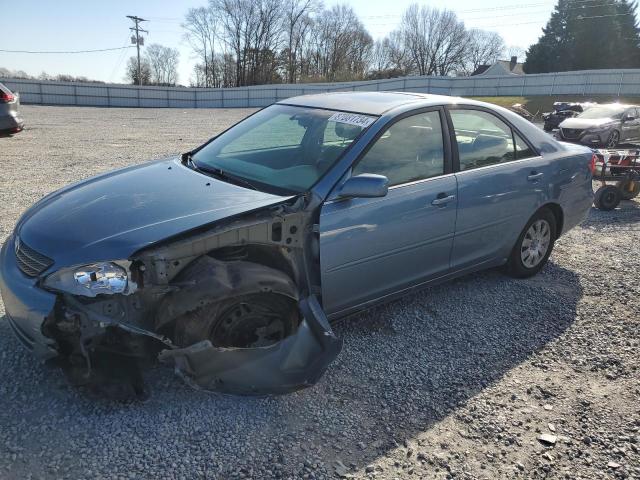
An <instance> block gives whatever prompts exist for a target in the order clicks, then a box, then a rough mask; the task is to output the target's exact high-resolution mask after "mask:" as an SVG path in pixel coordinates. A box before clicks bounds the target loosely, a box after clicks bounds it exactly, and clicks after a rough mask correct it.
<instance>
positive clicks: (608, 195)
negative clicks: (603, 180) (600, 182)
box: [593, 185, 622, 212]
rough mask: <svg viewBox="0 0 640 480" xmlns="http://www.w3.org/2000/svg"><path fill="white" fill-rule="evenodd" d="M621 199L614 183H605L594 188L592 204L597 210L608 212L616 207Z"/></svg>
mask: <svg viewBox="0 0 640 480" xmlns="http://www.w3.org/2000/svg"><path fill="white" fill-rule="evenodd" d="M621 199H622V196H621V194H620V189H619V188H618V187H617V186H616V185H605V186H604V187H600V188H599V189H598V190H596V194H595V196H594V197H593V204H594V205H595V207H596V208H597V209H598V210H603V211H605V212H608V211H610V210H613V209H614V208H616V207H617V206H618V204H619V203H620V200H621Z"/></svg>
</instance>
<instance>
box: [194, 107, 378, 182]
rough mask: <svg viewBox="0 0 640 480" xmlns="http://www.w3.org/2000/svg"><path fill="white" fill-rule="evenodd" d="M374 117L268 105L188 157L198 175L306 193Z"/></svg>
mask: <svg viewBox="0 0 640 480" xmlns="http://www.w3.org/2000/svg"><path fill="white" fill-rule="evenodd" d="M375 120H376V117H372V116H368V115H360V114H352V113H345V112H335V111H329V110H322V109H317V108H305V107H293V106H289V105H272V106H270V107H267V108H265V109H264V110H261V111H260V112H258V113H256V114H255V115H252V116H251V117H249V118H247V119H246V120H244V121H242V122H240V123H239V124H237V125H235V126H234V127H232V128H231V129H229V130H227V131H226V132H224V133H223V134H222V135H220V136H219V137H217V138H215V139H214V140H212V141H211V142H210V143H208V144H207V145H205V146H204V147H203V148H202V149H200V150H198V151H197V152H196V153H195V154H194V155H193V162H194V163H195V165H196V166H197V167H198V168H200V169H202V170H205V171H207V170H221V171H222V172H224V173H225V174H228V175H229V178H231V177H237V178H241V179H243V180H246V181H247V182H249V183H250V184H252V185H253V186H255V187H256V188H258V189H260V190H266V191H272V192H274V193H283V192H286V193H291V192H295V193H299V192H304V191H307V190H309V189H310V188H311V187H312V186H313V185H314V184H315V183H316V182H317V181H318V180H319V179H320V178H321V177H322V176H323V175H324V174H325V173H326V172H327V170H328V169H329V168H330V167H331V166H332V165H333V164H334V162H335V161H336V160H337V159H338V157H340V155H341V154H342V153H343V152H344V151H345V150H346V148H347V147H348V146H349V145H350V144H351V143H352V142H353V141H354V140H355V139H356V138H357V137H358V136H359V135H360V134H361V133H362V131H363V130H364V129H365V128H367V127H368V126H369V125H371V124H372V123H373V122H374V121H375Z"/></svg>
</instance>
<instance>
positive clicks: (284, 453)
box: [0, 106, 640, 479]
mask: <svg viewBox="0 0 640 480" xmlns="http://www.w3.org/2000/svg"><path fill="white" fill-rule="evenodd" d="M247 113H249V110H189V111H183V110H178V109H175V110H152V109H144V110H137V109H94V108H72V107H66V108H64V107H63V108H56V107H36V106H31V107H29V106H26V107H24V108H23V114H24V117H25V119H26V122H27V129H26V130H25V131H24V132H23V133H21V134H19V135H16V136H15V137H13V138H4V139H0V163H1V165H2V168H1V169H0V185H1V189H0V204H1V205H2V206H3V209H2V211H1V212H0V239H2V240H4V238H6V236H7V235H8V234H9V232H10V230H11V229H12V228H13V225H14V224H15V222H16V221H17V219H18V216H19V215H20V213H21V212H22V211H24V210H25V209H26V208H27V207H28V206H29V205H31V204H32V203H33V202H35V201H36V200H38V199H39V198H40V197H42V196H43V195H45V194H47V193H48V192H50V191H52V190H54V189H57V188H59V187H62V186H63V185H65V184H67V183H69V182H72V181H75V180H78V179H80V178H83V177H87V176H90V175H94V174H96V173H98V172H102V171H105V170H110V169H112V168H115V167H120V166H123V165H127V164H131V163H137V162H142V161H144V160H146V159H149V158H157V157H160V156H163V155H165V154H169V153H174V152H181V151H185V150H187V149H188V148H190V147H193V146H195V145H196V144H198V143H199V142H201V141H203V140H204V139H206V138H207V137H208V136H210V135H211V134H213V133H215V132H216V131H219V130H220V129H222V128H224V127H225V126H227V125H229V124H231V123H233V122H234V121H236V120H238V119H240V118H241V117H243V116H244V115H246V114H247ZM639 221H640V204H638V203H636V202H623V204H622V205H621V208H619V209H618V210H616V211H614V212H608V213H607V212H599V211H597V210H592V211H591V213H590V215H589V219H588V220H587V221H586V222H585V223H584V224H583V225H582V226H581V227H578V228H576V229H574V230H573V231H571V232H570V233H569V234H567V235H566V236H565V237H563V238H562V239H561V240H560V241H559V242H558V243H557V244H556V250H555V252H554V253H553V255H552V257H551V261H550V263H549V265H548V266H547V267H546V268H545V269H544V270H543V272H542V273H541V274H540V275H539V276H537V277H535V278H532V279H529V280H521V281H516V280H512V279H510V278H507V277H505V276H503V275H501V274H500V273H498V272H495V271H489V272H485V273H481V274H476V275H472V276H469V277H465V278H462V279H459V280H456V281H454V282H450V283H447V284H445V285H442V286H440V287H437V288H432V289H430V290H428V291H425V292H423V293H419V294H415V295H412V296H409V297H407V298H405V299H403V300H401V301H398V302H395V303H393V304H390V305H388V306H386V307H383V308H378V309H376V310H373V311H370V312H367V313H366V314H363V315H361V316H359V317H355V318H351V319H349V320H347V321H345V322H342V323H341V324H340V325H338V326H337V328H336V330H337V332H338V334H339V335H340V336H342V337H344V340H345V345H344V350H343V352H342V354H341V355H340V356H339V357H338V359H337V361H336V362H335V363H334V364H333V365H332V366H331V367H330V369H329V371H328V372H327V374H326V375H325V377H324V378H323V379H322V380H321V381H320V382H319V383H318V384H317V385H316V386H315V387H313V388H310V389H307V390H304V391H301V392H298V393H295V394H292V395H287V396H283V397H276V398H261V399H256V398H236V397H227V396H221V395H217V394H207V393H202V392H195V391H192V390H190V389H189V388H188V387H186V386H185V385H183V383H182V382H181V381H180V380H179V379H177V378H176V377H174V375H173V374H172V372H171V371H169V370H168V369H165V368H162V367H158V368H155V369H153V370H152V371H150V372H149V373H148V374H147V378H148V383H149V386H150V389H151V393H152V396H151V398H150V400H148V401H147V402H145V403H128V404H122V403H113V402H108V401H106V400H102V399H95V398H90V397H88V396H87V395H86V394H84V393H83V392H82V391H79V390H77V389H74V388H71V387H69V386H67V384H66V382H65V380H64V378H63V375H62V373H61V372H59V371H57V370H56V369H53V368H51V367H48V366H45V365H40V364H38V363H37V362H36V361H35V360H34V358H32V357H31V356H30V355H29V354H28V353H27V352H25V351H24V350H23V348H22V347H21V346H20V344H19V343H18V341H17V340H16V339H14V337H13V335H12V334H11V332H10V330H9V326H8V325H7V323H6V321H5V319H4V317H2V318H1V319H0V478H3V479H4V478H16V479H26V478H56V479H61V478H70V479H79V478H109V479H121V478H122V479H127V478H136V479H137V478H154V479H163V478H167V479H176V478H177V479H180V478H185V479H193V478H219V479H229V478H295V479H299V478H336V477H339V476H342V477H350V476H352V477H354V478H383V479H395V478H429V479H432V478H436V479H439V478H461V479H467V478H468V479H475V478H486V479H495V478H523V479H528V478H582V479H597V478H640V455H639V449H640V402H639V399H640V382H639V379H640V378H639V371H638V365H639V361H638V354H637V352H638V347H639V346H640V345H639V344H640V342H639V340H640V333H639V330H638V323H639V318H640V316H639V313H640V304H639V301H638V299H639V298H640V285H639V283H638V274H639V273H640V255H639V254H638V253H639V252H638V245H640V224H639ZM0 305H1V304H0ZM3 314H4V310H3V309H2V307H0V315H3ZM541 435H544V437H541V438H542V439H543V440H546V441H547V443H543V442H541V441H540V440H539V437H540V436H541Z"/></svg>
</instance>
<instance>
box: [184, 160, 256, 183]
mask: <svg viewBox="0 0 640 480" xmlns="http://www.w3.org/2000/svg"><path fill="white" fill-rule="evenodd" d="M180 158H181V160H182V162H183V163H184V164H185V165H186V166H187V167H189V168H191V169H192V170H195V171H196V172H200V173H203V174H205V175H208V176H210V177H215V178H219V179H220V180H226V181H227V182H228V183H235V184H236V185H241V186H244V187H247V188H250V189H251V190H258V187H256V186H255V185H254V184H252V183H251V182H250V181H249V180H247V179H245V178H243V177H238V176H236V175H234V174H232V173H229V172H225V171H224V170H222V169H221V168H217V167H209V166H202V167H201V166H199V165H198V164H197V163H196V162H194V161H193V158H192V156H191V152H186V153H183V154H182V156H181V157H180Z"/></svg>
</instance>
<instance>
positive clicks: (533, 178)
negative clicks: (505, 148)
mask: <svg viewBox="0 0 640 480" xmlns="http://www.w3.org/2000/svg"><path fill="white" fill-rule="evenodd" d="M543 175H544V173H532V174H531V175H529V176H527V180H529V181H530V182H535V181H536V180H540V179H541V178H542V177H543Z"/></svg>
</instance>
